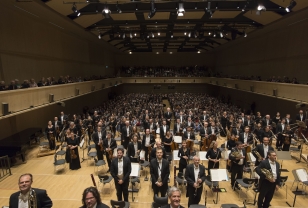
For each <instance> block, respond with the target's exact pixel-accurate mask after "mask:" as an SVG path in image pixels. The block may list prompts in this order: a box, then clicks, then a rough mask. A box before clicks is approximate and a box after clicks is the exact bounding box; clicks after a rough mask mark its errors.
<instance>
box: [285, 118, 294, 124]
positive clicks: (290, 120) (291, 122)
mask: <svg viewBox="0 0 308 208" xmlns="http://www.w3.org/2000/svg"><path fill="white" fill-rule="evenodd" d="M284 119H285V120H286V124H287V125H290V124H293V120H292V119H291V118H289V122H288V120H287V118H284Z"/></svg>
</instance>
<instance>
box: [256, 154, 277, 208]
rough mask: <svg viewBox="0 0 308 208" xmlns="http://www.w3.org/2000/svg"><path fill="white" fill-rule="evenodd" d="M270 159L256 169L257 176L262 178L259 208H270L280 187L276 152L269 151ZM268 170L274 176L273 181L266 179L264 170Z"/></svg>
mask: <svg viewBox="0 0 308 208" xmlns="http://www.w3.org/2000/svg"><path fill="white" fill-rule="evenodd" d="M267 156H268V159H266V160H263V161H262V162H261V163H260V164H259V166H258V167H257V168H256V172H257V174H258V175H259V176H260V189H259V191H260V192H259V197H258V207H262V208H268V207H269V206H270V202H271V200H272V198H273V195H274V192H275V190H276V191H277V190H278V189H279V187H280V170H279V168H280V165H279V163H278V162H276V159H277V156H276V152H275V151H272V150H270V151H268V153H267ZM264 169H266V170H268V171H269V172H271V173H272V174H273V176H274V177H273V179H272V180H271V179H268V178H266V176H265V174H264V173H262V170H264Z"/></svg>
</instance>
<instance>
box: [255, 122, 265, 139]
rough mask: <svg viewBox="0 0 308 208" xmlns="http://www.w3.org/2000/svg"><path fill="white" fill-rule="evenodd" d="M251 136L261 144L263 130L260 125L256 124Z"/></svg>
mask: <svg viewBox="0 0 308 208" xmlns="http://www.w3.org/2000/svg"><path fill="white" fill-rule="evenodd" d="M253 134H254V135H255V137H256V138H257V139H258V140H259V141H260V143H262V140H263V137H262V134H263V129H262V128H261V124H260V123H258V124H257V127H256V128H255V129H254V130H253Z"/></svg>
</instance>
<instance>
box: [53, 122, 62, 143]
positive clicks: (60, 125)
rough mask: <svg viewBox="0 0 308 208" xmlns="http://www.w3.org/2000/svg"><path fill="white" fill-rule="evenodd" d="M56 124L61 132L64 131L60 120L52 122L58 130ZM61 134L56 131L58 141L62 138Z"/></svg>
mask: <svg viewBox="0 0 308 208" xmlns="http://www.w3.org/2000/svg"><path fill="white" fill-rule="evenodd" d="M56 124H57V128H59V131H60V132H61V131H62V128H63V127H62V124H61V122H60V121H57V122H56V121H54V122H52V125H53V126H54V127H55V129H56V130H57V128H56ZM59 134H60V133H58V132H57V131H56V139H57V141H59V140H60V138H59Z"/></svg>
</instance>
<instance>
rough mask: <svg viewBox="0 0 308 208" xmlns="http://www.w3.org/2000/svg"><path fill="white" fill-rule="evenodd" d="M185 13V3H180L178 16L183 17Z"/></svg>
mask: <svg viewBox="0 0 308 208" xmlns="http://www.w3.org/2000/svg"><path fill="white" fill-rule="evenodd" d="M184 13H185V9H184V3H179V9H178V16H179V17H183V16H184Z"/></svg>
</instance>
